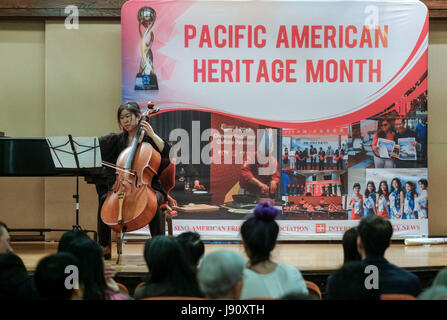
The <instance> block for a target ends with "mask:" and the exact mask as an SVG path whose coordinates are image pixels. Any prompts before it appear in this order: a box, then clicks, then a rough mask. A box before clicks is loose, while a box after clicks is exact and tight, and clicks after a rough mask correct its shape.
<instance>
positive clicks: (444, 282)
mask: <svg viewBox="0 0 447 320" xmlns="http://www.w3.org/2000/svg"><path fill="white" fill-rule="evenodd" d="M433 286H446V287H447V268H444V269H442V270H441V271H439V273H438V274H437V275H436V278H435V280H433Z"/></svg>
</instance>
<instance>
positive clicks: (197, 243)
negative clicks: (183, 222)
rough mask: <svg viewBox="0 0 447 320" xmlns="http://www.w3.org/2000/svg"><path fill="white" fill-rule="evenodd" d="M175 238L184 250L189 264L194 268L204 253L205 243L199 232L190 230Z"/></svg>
mask: <svg viewBox="0 0 447 320" xmlns="http://www.w3.org/2000/svg"><path fill="white" fill-rule="evenodd" d="M177 239H178V240H179V242H180V244H181V245H182V247H183V249H184V250H185V253H186V255H187V257H188V258H189V260H190V262H191V265H192V266H193V267H194V268H196V267H197V265H198V264H199V261H200V258H201V257H202V256H203V254H204V253H205V245H204V244H203V242H202V240H201V239H200V234H198V233H197V232H191V231H188V232H183V233H181V234H179V235H178V236H177Z"/></svg>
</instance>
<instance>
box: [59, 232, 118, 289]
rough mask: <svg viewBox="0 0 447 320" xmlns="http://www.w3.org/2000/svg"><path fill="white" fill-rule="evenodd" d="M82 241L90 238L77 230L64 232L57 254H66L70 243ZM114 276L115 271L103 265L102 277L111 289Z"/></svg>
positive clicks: (113, 284)
mask: <svg viewBox="0 0 447 320" xmlns="http://www.w3.org/2000/svg"><path fill="white" fill-rule="evenodd" d="M82 239H90V238H89V236H88V235H87V234H86V233H85V232H83V231H79V230H71V231H67V232H65V233H64V234H63V235H62V237H61V238H60V240H59V245H58V247H57V252H66V251H67V248H68V246H69V245H70V244H71V243H72V242H76V241H79V240H82ZM115 275H116V271H115V269H113V267H112V266H110V265H108V264H106V263H104V277H105V279H106V282H107V283H110V284H111V286H112V287H113V288H115V283H114V282H115V280H113V278H114V277H115Z"/></svg>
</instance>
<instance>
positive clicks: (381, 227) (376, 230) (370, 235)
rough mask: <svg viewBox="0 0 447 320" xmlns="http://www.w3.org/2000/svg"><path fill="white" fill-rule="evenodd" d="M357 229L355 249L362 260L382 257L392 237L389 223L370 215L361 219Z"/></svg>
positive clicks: (391, 228)
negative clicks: (357, 235) (356, 248)
mask: <svg viewBox="0 0 447 320" xmlns="http://www.w3.org/2000/svg"><path fill="white" fill-rule="evenodd" d="M357 228H358V233H359V237H358V240H357V247H358V251H359V253H360V255H361V256H362V258H363V259H364V258H366V257H373V256H381V257H383V256H384V255H385V250H386V249H387V248H388V247H389V246H390V241H391V236H392V235H393V227H392V225H391V223H390V222H389V221H388V220H385V219H384V218H382V217H380V216H376V215H371V216H367V217H365V218H362V219H361V220H360V223H359V225H358V227H357Z"/></svg>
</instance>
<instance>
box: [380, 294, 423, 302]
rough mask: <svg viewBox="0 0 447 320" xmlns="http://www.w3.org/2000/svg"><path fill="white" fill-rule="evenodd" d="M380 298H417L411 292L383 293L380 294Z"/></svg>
mask: <svg viewBox="0 0 447 320" xmlns="http://www.w3.org/2000/svg"><path fill="white" fill-rule="evenodd" d="M380 300H417V299H416V297H414V296H412V295H411V294H403V293H384V294H382V295H381V296H380Z"/></svg>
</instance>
